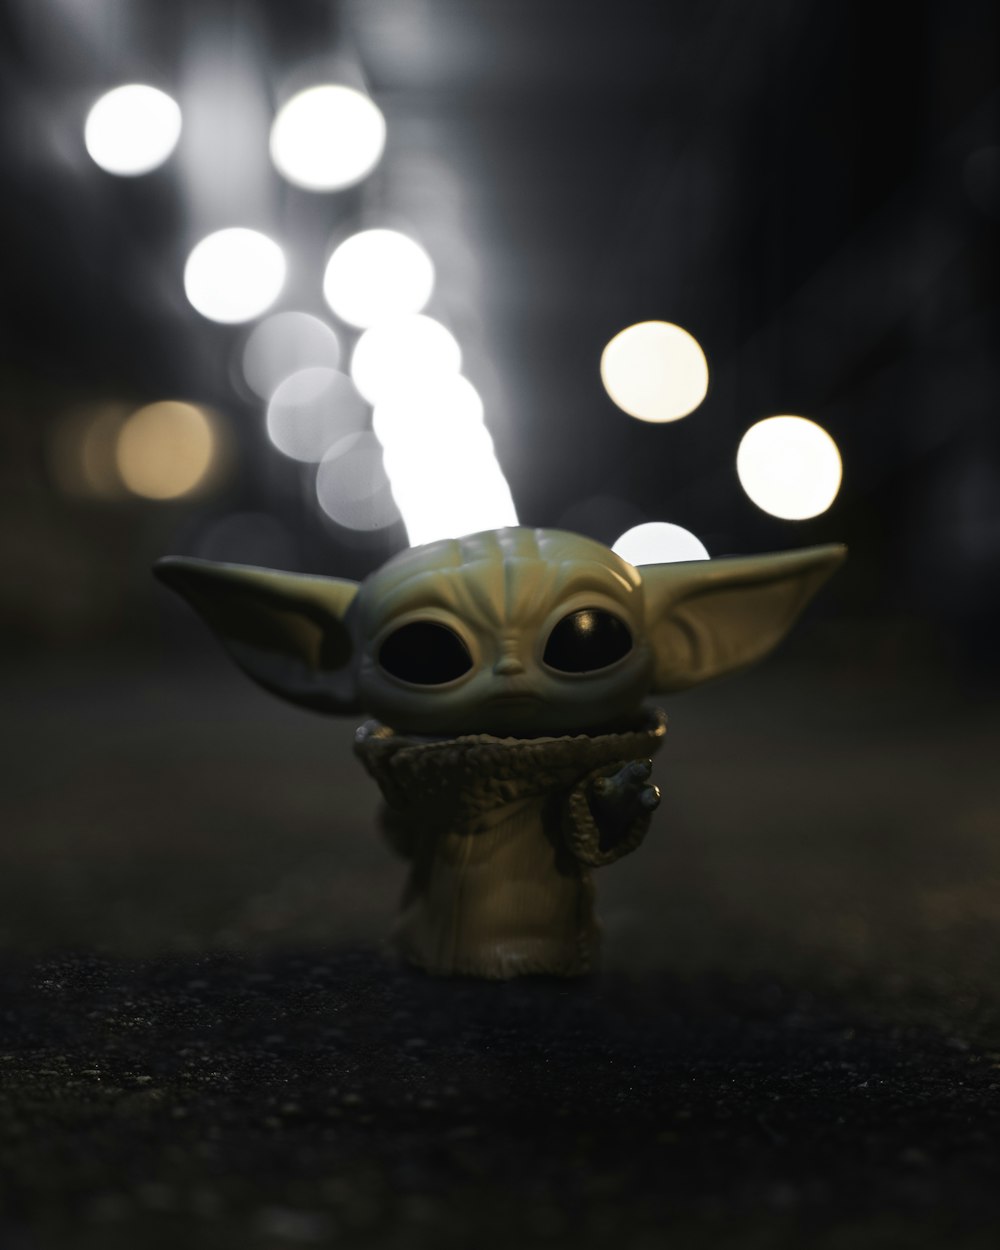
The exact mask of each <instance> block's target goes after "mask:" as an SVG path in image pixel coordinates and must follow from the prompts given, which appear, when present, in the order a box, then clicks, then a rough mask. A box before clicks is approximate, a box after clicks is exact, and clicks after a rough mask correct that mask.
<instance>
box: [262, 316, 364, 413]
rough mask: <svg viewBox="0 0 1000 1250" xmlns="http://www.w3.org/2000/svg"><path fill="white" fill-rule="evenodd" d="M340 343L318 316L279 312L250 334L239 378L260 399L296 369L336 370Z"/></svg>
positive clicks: (271, 391) (271, 392) (266, 396)
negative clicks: (241, 375) (241, 377)
mask: <svg viewBox="0 0 1000 1250" xmlns="http://www.w3.org/2000/svg"><path fill="white" fill-rule="evenodd" d="M339 363H340V342H339V340H338V339H337V336H336V334H335V333H334V332H333V330H331V329H330V327H329V326H328V325H327V324H326V323H325V322H323V321H320V319H319V317H314V316H313V315H312V314H311V313H304V312H279V313H273V314H272V315H271V316H270V317H266V318H265V319H264V320H263V321H261V322H260V323H259V324H258V325H255V326H254V328H253V329H252V330H251V331H250V333H249V335H248V336H247V341H246V343H245V344H244V346H243V358H242V364H243V377H244V378H245V379H246V383H247V386H249V387H250V389H251V390H252V391H253V392H254V394H255V395H259V396H260V397H261V399H270V398H271V396H272V395H273V394H274V392H275V390H276V389H277V387H278V386H279V385H280V384H281V383H282V382H283V381H284V380H285V378H288V377H291V375H292V374H293V373H297V372H298V371H299V370H300V369H308V368H316V367H323V368H326V369H336V367H337V365H338V364H339Z"/></svg>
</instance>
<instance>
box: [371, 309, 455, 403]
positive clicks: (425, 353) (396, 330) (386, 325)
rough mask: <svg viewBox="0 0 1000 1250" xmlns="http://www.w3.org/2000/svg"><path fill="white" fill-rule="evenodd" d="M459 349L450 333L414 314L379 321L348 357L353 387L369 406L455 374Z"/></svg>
mask: <svg viewBox="0 0 1000 1250" xmlns="http://www.w3.org/2000/svg"><path fill="white" fill-rule="evenodd" d="M461 366H462V350H461V348H460V347H459V345H458V342H457V341H456V339H455V336H454V335H453V334H452V333H451V331H450V330H448V329H446V328H445V327H444V326H443V325H442V324H441V323H440V321H435V320H434V318H433V317H425V316H423V315H420V314H418V315H417V316H413V317H394V318H392V319H391V320H389V321H380V322H378V323H377V324H376V325H374V326H371V327H370V328H369V329H367V330H366V331H365V332H364V334H362V335H361V337H360V338H359V339H358V342H357V345H356V347H355V348H354V355H353V356H352V357H351V377H352V378H353V379H354V385H355V386H356V387H357V388H358V390H359V391H360V392H361V394H362V395H364V397H365V398H366V399H367V400H369V401H370V402H371V403H373V404H377V403H379V402H380V400H383V399H385V398H387V397H388V396H390V395H392V394H393V393H394V392H402V391H403V390H413V389H415V388H417V387H419V386H423V385H425V384H427V383H428V382H429V380H430V379H432V378H435V377H439V376H441V375H444V374H449V373H458V371H459V369H460V368H461Z"/></svg>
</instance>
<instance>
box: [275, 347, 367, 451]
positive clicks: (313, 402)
mask: <svg viewBox="0 0 1000 1250" xmlns="http://www.w3.org/2000/svg"><path fill="white" fill-rule="evenodd" d="M367 420H368V405H367V404H366V403H365V401H364V400H363V399H362V398H361V396H360V395H359V394H358V392H357V389H356V388H355V386H354V384H353V382H352V381H351V380H350V378H348V377H347V376H346V375H345V374H343V373H338V372H337V370H336V369H323V368H315V369H300V370H299V372H298V373H293V374H292V375H291V376H290V377H287V378H285V380H284V381H283V382H281V383H280V384H279V385H278V386H277V387H276V388H275V391H274V394H273V395H272V396H271V398H270V401H269V402H268V405H267V434H268V437H269V438H270V440H271V442H272V443H273V444H274V445H275V447H277V449H278V450H279V451H281V452H284V454H285V455H286V456H289V457H290V458H291V459H292V460H302V461H304V462H306V463H311V464H317V463H318V462H319V461H320V460H322V459H323V457H324V456H325V455H326V453H327V452H328V451H329V450H330V448H331V447H332V446H333V444H334V443H336V442H338V441H340V440H341V439H343V438H344V437H345V436H347V435H350V434H356V433H358V432H359V431H360V430H361V429H362V428H363V427H364V426H365V425H366V424H367Z"/></svg>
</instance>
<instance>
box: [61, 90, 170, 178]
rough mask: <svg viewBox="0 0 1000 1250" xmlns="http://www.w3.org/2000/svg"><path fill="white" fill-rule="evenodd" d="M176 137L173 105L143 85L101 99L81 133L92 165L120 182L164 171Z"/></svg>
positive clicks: (159, 93) (88, 117)
mask: <svg viewBox="0 0 1000 1250" xmlns="http://www.w3.org/2000/svg"><path fill="white" fill-rule="evenodd" d="M180 134H181V110H180V107H179V106H178V104H177V102H176V100H172V99H171V98H170V96H168V95H167V94H166V92H164V91H158V90H157V89H156V87H147V86H145V85H144V84H142V83H128V84H126V85H125V86H123V87H115V88H114V90H113V91H109V92H108V93H107V94H106V95H102V96H101V98H100V99H99V100H98V101H97V102H96V104H94V106H93V107H92V108H91V110H90V112H89V113H88V114H87V120H86V122H85V123H84V127H83V141H84V143H85V144H86V147H87V151H88V152H89V153H90V157H91V159H92V160H93V161H94V163H95V164H97V165H100V167H101V169H103V170H106V171H107V173H109V174H118V175H119V176H121V177H135V176H136V175H138V174H146V173H149V171H150V170H151V169H155V168H156V167H157V166H158V165H162V164H163V162H164V161H165V160H166V159H167V157H168V156H169V155H170V153H171V152H172V151H173V150H174V148H175V147H176V146H177V140H178V139H179V138H180Z"/></svg>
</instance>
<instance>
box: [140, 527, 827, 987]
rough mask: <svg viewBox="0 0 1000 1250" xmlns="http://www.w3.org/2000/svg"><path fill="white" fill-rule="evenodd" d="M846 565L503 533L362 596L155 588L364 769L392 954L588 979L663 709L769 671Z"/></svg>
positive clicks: (332, 585) (813, 555)
mask: <svg viewBox="0 0 1000 1250" xmlns="http://www.w3.org/2000/svg"><path fill="white" fill-rule="evenodd" d="M844 555H845V551H844V548H842V547H839V546H829V547H814V548H810V549H806V550H802V551H790V552H783V553H780V554H777V555H763V556H748V557H735V558H730V559H720V560H699V561H691V562H685V563H678V564H656V565H646V566H644V567H642V568H634V567H633V566H632V565H631V564H628V563H627V562H626V561H625V560H623V559H621V558H620V557H619V556H617V555H615V554H614V552H612V551H610V550H609V549H608V548H607V547H605V546H603V545H602V544H601V543H598V542H594V541H593V540H591V539H589V538H582V537H580V536H579V535H576V534H569V533H564V532H562V531H559V530H545V529H523V528H513V529H501V530H488V531H486V532H484V533H480V534H472V535H470V536H469V537H466V538H459V539H449V540H444V541H441V542H433V543H428V544H427V545H425V546H422V547H413V548H411V549H409V550H408V551H404V552H402V553H401V554H399V555H397V556H395V557H394V558H393V559H391V560H389V561H388V563H387V564H385V565H383V567H382V568H380V569H378V570H376V572H374V573H372V574H371V575H370V576H369V577H367V578H365V580H364V581H363V582H361V583H360V584H359V583H357V582H352V581H342V580H339V579H336V578H329V577H306V576H299V575H297V574H291V573H278V572H272V571H270V570H268V569H256V568H247V567H243V566H240V565H231V564H214V563H210V562H208V561H204V560H189V559H180V558H170V559H166V560H161V561H160V562H159V563H158V564H157V566H156V572H157V575H158V576H159V577H160V578H161V579H162V580H163V581H164V582H166V583H167V585H169V586H171V587H173V589H175V590H177V591H179V592H180V593H181V594H182V595H183V596H184V597H185V598H186V599H187V600H188V601H189V602H190V603H191V604H192V605H193V606H194V608H195V609H196V610H197V611H198V612H200V613H201V615H202V616H203V617H204V618H205V620H206V621H207V622H208V624H209V625H210V626H211V627H212V629H213V630H214V631H215V632H216V634H218V636H219V637H220V638H221V640H222V641H223V643H224V644H225V645H226V647H227V648H228V650H229V651H230V653H231V654H232V656H233V658H234V659H235V661H236V663H237V664H239V665H240V667H241V668H243V669H244V671H245V672H246V673H248V674H249V676H250V677H252V678H253V679H254V680H255V681H257V682H259V683H260V684H261V685H262V686H264V687H266V688H267V689H268V690H270V691H272V692H273V693H275V694H278V695H281V696H282V697H283V698H285V699H290V700H292V701H293V702H295V703H299V704H301V705H303V706H304V707H310V708H314V709H316V710H318V711H321V712H340V713H349V712H360V711H362V710H364V711H365V712H367V713H369V714H370V715H373V716H374V717H375V718H376V719H375V720H369V721H367V722H366V723H365V724H364V725H362V726H361V728H360V729H359V730H358V731H357V735H356V743H355V750H356V752H357V754H358V756H359V757H360V759H361V761H362V763H363V764H364V766H365V767H366V768H367V769H368V771H369V772H370V773H371V775H372V776H373V777H374V778H375V780H376V781H377V782H378V784H379V787H380V788H381V791H382V794H383V796H384V798H385V800H386V807H385V810H384V813H383V826H384V828H385V831H386V833H387V835H388V836H389V838H390V840H391V841H392V843H393V844H394V846H395V847H396V848H397V849H398V850H399V851H400V852H401V853H402V854H403V855H404V856H405V857H406V858H407V859H408V860H409V861H410V865H411V867H410V873H409V879H408V882H407V885H406V890H405V894H404V897H403V902H402V909H401V914H400V917H399V921H398V924H397V926H396V930H395V934H394V941H395V945H396V947H397V949H398V951H399V952H400V954H401V955H402V956H403V957H404V958H405V959H406V960H408V961H409V962H410V963H413V964H416V965H418V966H419V967H421V968H424V969H426V970H427V971H428V972H431V973H436V974H442V975H449V974H451V975H466V976H477V977H491V978H498V979H503V978H508V977H513V976H518V975H521V974H528V973H535V974H548V975H560V976H571V975H575V974H579V973H585V972H589V971H590V970H592V969H593V968H594V966H595V962H596V959H597V954H598V946H599V938H600V930H599V925H598V922H597V919H596V916H595V914H594V894H593V886H592V884H591V869H593V868H596V867H600V866H602V865H604V864H610V863H612V862H613V861H614V860H616V859H619V858H620V857H621V856H623V855H627V854H628V853H629V852H630V851H633V850H635V848H636V847H637V846H638V845H639V844H640V843H641V842H642V840H643V838H644V836H645V834H646V830H647V829H648V827H649V822H650V817H651V815H652V812H653V809H654V808H655V807H656V805H657V803H658V802H659V797H660V796H659V791H658V790H657V788H656V787H655V786H653V785H651V784H650V783H649V775H650V767H651V764H650V758H649V757H650V756H651V755H652V754H653V753H654V752H655V751H656V750H657V749H658V748H659V746H660V744H661V742H662V739H663V735H664V731H665V727H666V718H665V717H664V715H663V713H662V712H661V711H659V710H656V709H644V707H643V700H644V699H645V698H646V696H647V695H649V694H651V693H654V692H655V693H667V692H670V691H674V690H683V689H686V688H687V687H689V686H695V685H698V684H699V683H700V682H703V681H707V680H708V679H710V678H713V677H719V676H721V675H722V674H724V673H730V672H733V671H735V670H736V669H740V668H743V667H744V666H745V665H747V664H750V663H752V662H753V661H754V660H756V659H758V658H759V657H761V656H763V655H764V654H766V653H767V652H768V651H770V650H771V648H772V647H774V646H775V645H776V644H777V643H778V642H779V641H780V640H781V639H782V638H783V637H784V635H785V634H786V633H787V632H788V630H789V629H790V628H791V626H792V624H793V623H794V621H795V619H796V617H797V616H798V615H799V613H800V612H801V611H802V609H803V607H804V606H805V605H806V603H807V602H808V601H809V599H810V598H811V597H812V595H813V594H814V593H815V592H816V590H817V589H818V588H819V587H820V586H821V585H822V583H823V582H824V581H825V580H826V579H827V577H829V576H830V574H831V573H832V572H833V571H834V569H836V568H837V566H838V565H839V564H840V563H841V561H842V560H843V558H844Z"/></svg>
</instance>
